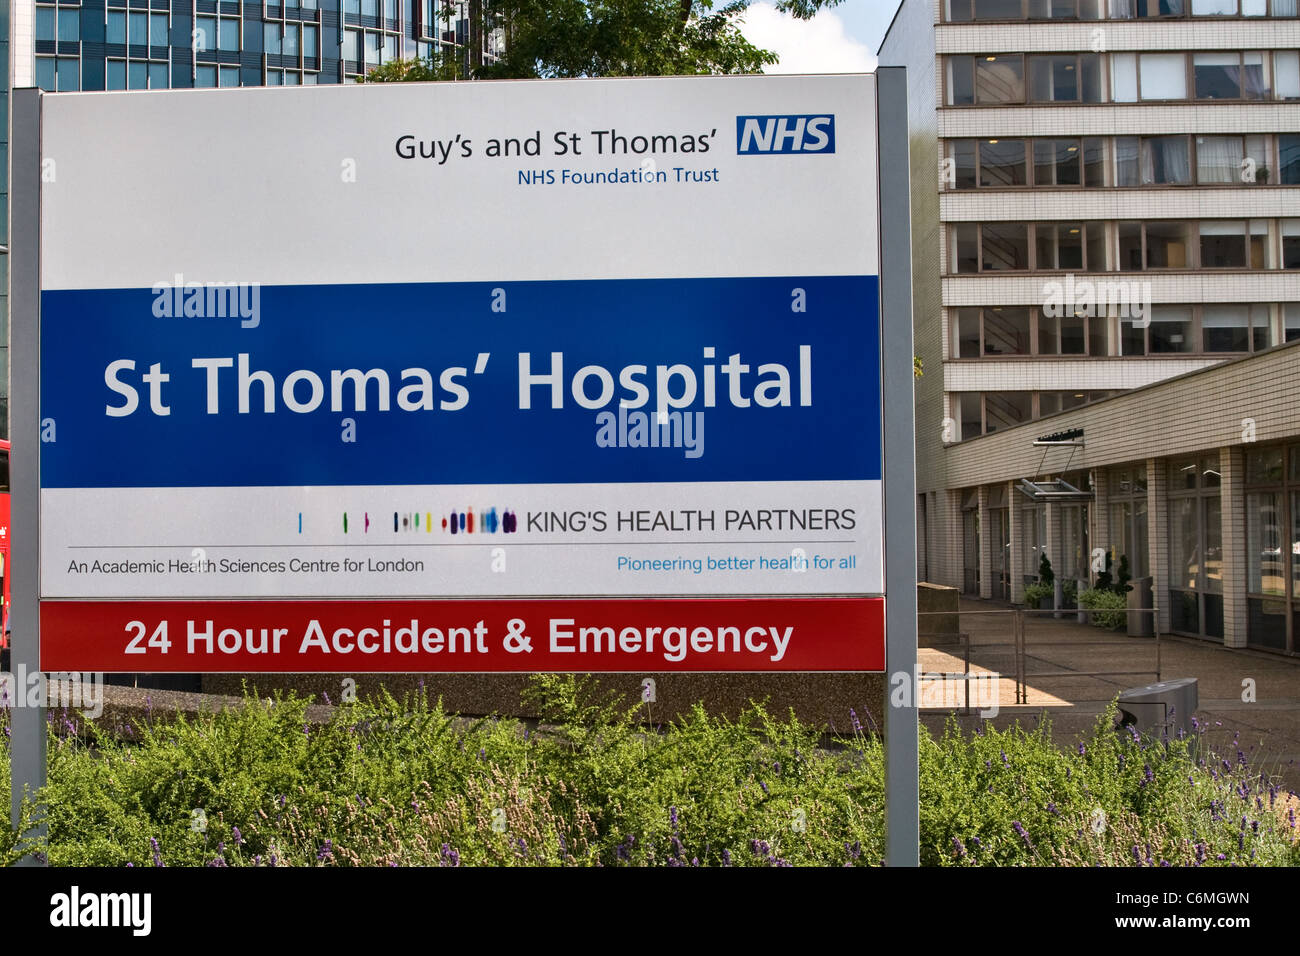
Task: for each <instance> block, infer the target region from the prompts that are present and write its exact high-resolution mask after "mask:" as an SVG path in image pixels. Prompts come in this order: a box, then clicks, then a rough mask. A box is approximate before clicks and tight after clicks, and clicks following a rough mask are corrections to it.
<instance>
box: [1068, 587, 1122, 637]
mask: <svg viewBox="0 0 1300 956" xmlns="http://www.w3.org/2000/svg"><path fill="white" fill-rule="evenodd" d="M1079 606H1080V607H1082V608H1087V609H1088V610H1090V611H1091V612H1092V613H1091V614H1089V615H1088V623H1089V624H1091V625H1092V626H1093V627H1101V628H1105V629H1107V630H1112V631H1113V630H1114V629H1115V628H1117V627H1122V626H1123V625H1124V624H1125V623H1126V622H1127V621H1128V611H1127V608H1128V598H1126V597H1125V596H1124V595H1123V594H1117V593H1116V592H1115V591H1103V590H1102V589H1101V588H1092V589H1090V590H1087V591H1084V592H1083V593H1082V594H1080V595H1079Z"/></svg>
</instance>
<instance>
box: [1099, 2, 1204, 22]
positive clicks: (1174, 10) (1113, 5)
mask: <svg viewBox="0 0 1300 956" xmlns="http://www.w3.org/2000/svg"><path fill="white" fill-rule="evenodd" d="M1109 2H1110V15H1111V18H1112V19H1115V20H1131V19H1133V18H1135V17H1138V18H1145V17H1181V16H1184V15H1185V14H1186V13H1187V0H1109Z"/></svg>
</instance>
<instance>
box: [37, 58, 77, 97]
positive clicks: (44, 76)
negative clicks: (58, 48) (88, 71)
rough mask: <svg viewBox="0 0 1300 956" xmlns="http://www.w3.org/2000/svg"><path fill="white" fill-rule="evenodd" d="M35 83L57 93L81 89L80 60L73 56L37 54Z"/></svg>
mask: <svg viewBox="0 0 1300 956" xmlns="http://www.w3.org/2000/svg"><path fill="white" fill-rule="evenodd" d="M36 85H37V86H39V87H40V88H41V89H43V90H48V91H50V92H59V93H70V92H75V91H76V90H79V89H81V61H80V60H79V59H78V58H77V57H75V56H60V57H53V56H38V57H37V58H36Z"/></svg>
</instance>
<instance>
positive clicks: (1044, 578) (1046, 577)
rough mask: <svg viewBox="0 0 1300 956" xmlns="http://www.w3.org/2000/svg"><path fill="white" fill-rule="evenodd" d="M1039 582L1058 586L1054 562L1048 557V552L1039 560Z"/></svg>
mask: <svg viewBox="0 0 1300 956" xmlns="http://www.w3.org/2000/svg"><path fill="white" fill-rule="evenodd" d="M1038 582H1039V583H1040V584H1047V585H1055V584H1056V572H1055V571H1053V570H1052V561H1051V559H1050V558H1048V557H1047V552H1046V551H1044V552H1043V553H1042V555H1041V556H1040V557H1039V559H1038Z"/></svg>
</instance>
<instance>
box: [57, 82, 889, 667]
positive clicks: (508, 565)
mask: <svg viewBox="0 0 1300 956" xmlns="http://www.w3.org/2000/svg"><path fill="white" fill-rule="evenodd" d="M42 110H43V116H42V141H41V142H42V160H43V169H46V168H48V169H49V170H50V175H49V176H48V177H47V179H46V183H47V184H46V185H44V186H43V189H42V211H41V216H42V221H41V295H40V307H41V316H40V359H39V368H40V418H41V425H40V427H41V446H40V447H41V456H40V489H41V490H40V509H41V513H40V528H41V533H40V592H41V597H42V612H41V664H42V667H43V668H44V669H47V670H49V669H57V670H71V669H89V670H103V671H114V670H129V671H180V672H191V673H193V672H207V671H257V670H275V671H295V670H299V671H333V670H343V669H345V670H353V671H363V670H372V671H382V670H388V671H393V670H414V671H435V670H447V671H456V670H466V671H480V672H481V671H516V670H581V671H602V670H603V671H615V670H645V669H648V668H650V667H658V668H660V669H665V670H670V669H678V670H702V671H726V670H737V671H749V670H755V671H756V670H841V671H853V670H858V671H862V670H880V669H883V610H882V607H883V594H884V590H885V588H884V564H883V556H882V534H883V532H882V527H883V517H882V515H883V510H882V481H881V479H882V435H881V428H882V401H881V392H882V389H881V355H880V341H881V339H880V331H881V330H880V319H879V315H880V311H879V301H880V290H879V282H878V276H879V253H878V249H877V241H878V235H877V232H878V222H877V218H878V214H877V182H876V175H877V174H876V168H877V158H876V149H877V143H876V104H875V82H874V77H871V76H818V77H745V78H728V77H717V78H694V79H662V80H609V81H548V82H545V83H473V84H393V85H379V86H374V85H369V86H358V87H345V88H324V87H322V88H318V89H297V90H281V89H253V90H212V91H175V92H160V93H157V94H154V93H150V94H138V93H131V94H94V95H75V94H74V95H58V96H48V97H44V98H43V100H42ZM178 130H185V131H186V134H185V137H184V144H183V150H182V151H181V152H180V153H178V152H177V149H178V147H177V144H176V142H175V138H176V136H177V131H178ZM633 597H653V598H664V599H671V600H667V601H632V600H619V599H629V598H633ZM469 598H473V599H477V600H473V601H466V600H465V599H469ZM737 598H754V599H760V598H761V599H763V600H753V601H743V600H736V599H737ZM537 599H549V600H546V601H539V600H537ZM566 621H567V622H569V624H565V623H563V622H566ZM512 622H518V623H517V626H515V624H512ZM557 622H560V623H557ZM584 622H587V623H584ZM160 627H161V631H160V630H159V628H160ZM566 627H568V628H571V629H572V631H573V634H574V638H573V640H574V642H575V643H574V644H573V645H572V646H567V645H565V641H566V640H567V638H564V637H563V636H560V637H557V636H556V634H557V633H561V634H562V633H563V632H565V628H566ZM403 628H405V635H406V636H405V637H404V638H403V640H404V641H406V644H405V645H404V646H403V647H400V648H399V647H396V646H395V644H394V642H395V641H396V640H397V639H396V638H395V637H393V636H392V635H393V633H395V632H396V631H398V630H400V629H403ZM557 628H558V632H557ZM584 628H586V629H587V630H584ZM226 631H229V634H227V635H226V637H225V645H223V644H222V635H223V633H224V632H226ZM280 631H283V633H282V634H279V636H278V638H276V640H275V641H274V646H272V643H271V639H272V638H273V637H275V635H276V634H277V632H280ZM452 631H455V632H456V633H457V634H461V633H462V631H463V632H464V633H468V634H470V635H473V640H470V641H469V642H468V645H467V646H468V647H469V648H471V649H469V650H463V651H460V652H453V650H452V648H453V647H455V646H458V645H457V640H456V639H454V638H452V637H451V636H449V635H450V633H451V632H452ZM371 632H373V635H381V636H382V635H383V634H385V633H388V634H389V635H390V636H389V637H388V638H382V637H376V636H373V635H372V633H371ZM432 632H436V634H439V635H441V637H440V638H435V637H434V636H432ZM524 632H527V633H528V634H529V635H530V636H531V637H532V638H533V640H532V641H531V643H529V644H528V646H527V647H521V645H520V644H519V642H518V640H517V638H518V635H519V634H520V633H524ZM588 632H590V633H588ZM625 632H626V640H624V635H625ZM651 632H654V633H653V634H651ZM426 633H428V634H429V635H430V636H429V637H428V641H429V642H430V643H426ZM259 635H261V636H262V637H263V638H265V640H266V642H267V643H266V645H265V646H266V649H265V650H262V651H259V650H256V649H253V648H252V647H251V645H252V644H253V643H255V641H256V639H258V636H259ZM363 635H364V636H363ZM584 635H585V636H584ZM236 637H238V638H239V640H238V641H236ZM318 638H319V639H318ZM439 641H441V642H442V643H439Z"/></svg>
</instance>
